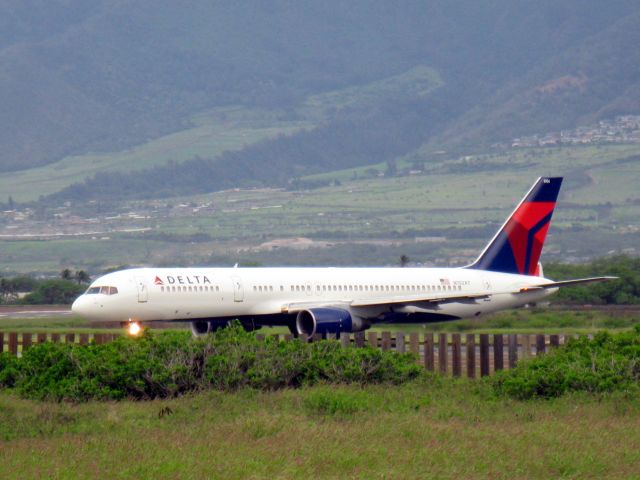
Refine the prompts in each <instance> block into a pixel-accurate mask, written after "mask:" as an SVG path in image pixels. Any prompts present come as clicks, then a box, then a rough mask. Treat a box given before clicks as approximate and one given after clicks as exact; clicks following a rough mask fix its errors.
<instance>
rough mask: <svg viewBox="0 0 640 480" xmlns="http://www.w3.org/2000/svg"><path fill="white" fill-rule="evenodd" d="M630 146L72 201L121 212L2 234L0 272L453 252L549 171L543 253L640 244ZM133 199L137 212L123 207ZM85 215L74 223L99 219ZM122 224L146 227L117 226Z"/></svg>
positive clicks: (436, 258)
mask: <svg viewBox="0 0 640 480" xmlns="http://www.w3.org/2000/svg"><path fill="white" fill-rule="evenodd" d="M638 155H640V145H610V146H602V147H566V148H538V149H523V150H519V151H514V152H510V153H508V154H504V155H485V154H482V155H471V156H467V157H464V158H460V159H455V160H450V161H449V162H444V163H443V164H441V165H439V166H438V167H434V168H432V169H431V170H428V171H426V172H425V173H423V174H410V173H409V172H410V169H411V167H412V165H411V162H406V163H403V162H398V164H397V175H396V176H393V177H379V176H378V174H377V173H373V174H372V172H370V171H367V170H369V169H368V168H364V169H354V170H341V171H335V172H333V173H331V174H327V175H324V176H323V177H322V180H323V181H324V180H328V179H332V180H334V181H335V180H337V182H335V183H336V184H335V185H332V186H324V187H320V188H316V189H312V190H284V189H277V190H276V189H250V190H236V189H232V190H227V191H221V192H217V193H213V194H200V195H195V196H194V195H192V196H184V197H178V198H166V199H164V200H158V201H154V202H149V201H129V202H123V203H122V205H121V206H120V207H119V210H118V209H117V207H114V206H111V207H109V209H108V210H106V212H111V209H112V208H113V209H116V210H115V212H114V213H106V214H105V213H104V212H103V211H102V210H100V209H99V208H100V204H93V205H86V204H83V203H79V204H78V205H77V206H75V207H71V208H70V209H66V210H65V212H66V214H69V213H73V212H78V214H79V215H83V216H85V217H89V216H101V218H102V217H103V216H117V214H118V212H121V214H122V218H120V219H119V220H108V221H107V220H104V221H103V222H102V223H104V226H103V228H104V229H105V230H106V231H107V233H104V234H91V233H88V234H85V235H81V234H77V235H75V236H67V237H55V238H50V237H46V236H44V238H48V240H47V241H42V240H40V239H39V238H37V237H36V238H33V239H16V238H14V239H9V238H7V237H5V238H4V239H3V240H0V255H1V258H2V262H1V263H2V269H3V270H2V271H3V272H5V273H9V272H13V271H16V272H18V271H20V272H36V271H43V272H51V273H55V272H59V271H60V270H61V269H62V268H65V267H74V268H75V269H80V268H82V269H86V270H89V271H91V272H96V271H101V270H103V269H104V268H107V267H109V266H115V265H122V264H132V265H134V264H137V265H139V264H147V265H167V266H169V265H171V266H175V265H224V266H229V265H233V264H234V263H235V262H240V263H243V262H244V263H247V262H248V263H257V264H261V265H271V266H277V265H324V266H326V265H332V264H333V265H397V264H398V261H399V258H400V255H402V254H406V255H408V256H409V257H410V258H411V260H412V261H414V262H420V263H423V264H426V265H440V266H446V265H461V264H464V263H466V262H468V261H470V260H472V259H473V258H474V257H475V256H476V255H477V254H478V253H479V251H480V250H481V248H482V247H483V246H484V245H485V243H486V242H487V241H488V239H489V238H491V236H492V235H493V234H494V233H495V231H496V229H497V228H498V227H499V226H500V224H501V223H502V221H504V218H505V217H506V216H507V215H508V214H509V212H510V211H511V209H512V208H513V206H514V205H515V204H516V203H517V202H518V201H519V200H520V198H521V197H522V195H523V193H524V192H525V191H526V190H527V188H528V187H529V186H530V185H531V184H532V183H533V181H534V180H535V178H536V177H538V176H540V175H543V174H544V175H564V176H565V182H564V184H563V188H562V190H561V194H560V200H559V204H558V208H557V209H556V212H555V214H554V219H553V225H552V228H551V230H550V235H549V238H548V241H547V244H546V246H545V250H544V253H543V262H549V261H557V262H562V263H567V262H577V261H585V260H588V259H590V258H593V257H601V256H603V255H606V254H608V253H610V252H627V253H631V254H633V253H634V252H635V253H637V252H638V250H637V249H638V245H640V229H639V228H638V225H637V219H638V218H640V195H639V194H638V191H637V185H639V184H640V162H638V161H637V160H634V159H636V158H637V156H638ZM379 168H380V171H384V170H383V169H384V168H386V165H385V164H384V163H382V164H380V165H379ZM303 180H305V181H310V182H312V181H316V180H318V178H316V177H308V178H304V179H303ZM181 205H182V206H183V207H180V208H178V207H179V206H181ZM201 205H207V207H206V208H202V209H198V207H199V206H201ZM91 208H94V209H97V210H95V211H92V210H91ZM55 211H56V212H59V210H55ZM130 212H133V213H137V214H138V216H139V217H140V218H137V219H136V218H129V217H127V216H126V215H128V214H129V213H130ZM180 212H182V213H180ZM113 222H118V223H113ZM88 225H89V226H88V227H84V229H83V228H81V227H76V230H77V231H79V232H82V231H86V229H87V228H89V229H90V230H91V229H95V228H96V227H95V226H93V224H88ZM125 228H126V229H132V228H137V229H141V228H147V229H149V230H147V231H143V232H137V233H136V232H124V231H121V232H118V229H125ZM110 230H113V231H110ZM5 232H7V233H9V232H10V230H5ZM299 237H302V238H303V239H302V240H300V239H299ZM305 239H307V240H305Z"/></svg>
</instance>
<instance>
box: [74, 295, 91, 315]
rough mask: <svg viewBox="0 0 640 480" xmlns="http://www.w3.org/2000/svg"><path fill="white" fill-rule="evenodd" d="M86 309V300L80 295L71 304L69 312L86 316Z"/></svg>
mask: <svg viewBox="0 0 640 480" xmlns="http://www.w3.org/2000/svg"><path fill="white" fill-rule="evenodd" d="M87 307H88V305H87V299H86V298H85V296H84V295H81V296H79V297H78V298H76V300H75V302H73V305H71V311H72V312H73V313H75V314H77V315H82V316H86V315H87V312H88V308H87Z"/></svg>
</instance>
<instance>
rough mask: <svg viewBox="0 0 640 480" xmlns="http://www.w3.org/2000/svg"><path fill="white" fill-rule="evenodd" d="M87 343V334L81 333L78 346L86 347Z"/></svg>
mask: <svg viewBox="0 0 640 480" xmlns="http://www.w3.org/2000/svg"><path fill="white" fill-rule="evenodd" d="M87 343H89V334H87V333H81V334H80V345H86V344H87Z"/></svg>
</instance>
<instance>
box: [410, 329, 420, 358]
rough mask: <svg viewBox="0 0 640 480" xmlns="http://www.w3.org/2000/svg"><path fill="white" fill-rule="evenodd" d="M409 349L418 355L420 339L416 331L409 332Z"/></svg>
mask: <svg viewBox="0 0 640 480" xmlns="http://www.w3.org/2000/svg"><path fill="white" fill-rule="evenodd" d="M409 350H410V351H411V353H413V354H414V355H416V356H419V355H420V339H419V338H418V332H411V333H410V334H409Z"/></svg>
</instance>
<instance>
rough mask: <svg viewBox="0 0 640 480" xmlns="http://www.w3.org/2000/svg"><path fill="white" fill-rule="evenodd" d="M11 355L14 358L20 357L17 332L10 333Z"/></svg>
mask: <svg viewBox="0 0 640 480" xmlns="http://www.w3.org/2000/svg"><path fill="white" fill-rule="evenodd" d="M9 353H10V354H11V355H13V356H14V357H15V356H17V355H18V334H17V333H16V332H10V333H9Z"/></svg>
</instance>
